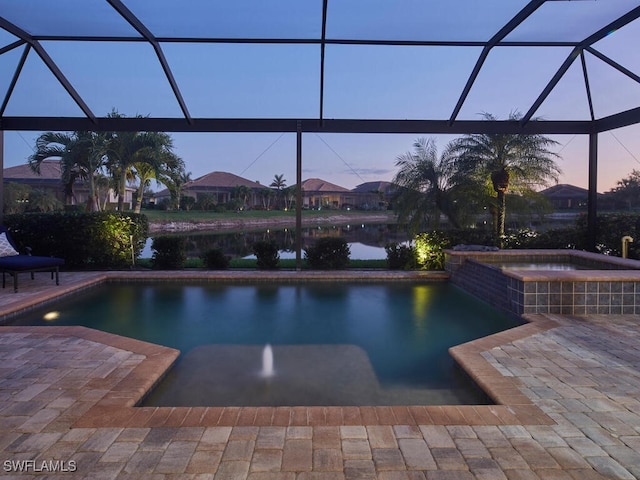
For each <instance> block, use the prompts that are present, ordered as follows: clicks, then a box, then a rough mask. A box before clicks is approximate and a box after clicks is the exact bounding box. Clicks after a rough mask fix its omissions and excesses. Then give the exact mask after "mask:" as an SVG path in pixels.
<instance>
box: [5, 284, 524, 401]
mask: <svg viewBox="0 0 640 480" xmlns="http://www.w3.org/2000/svg"><path fill="white" fill-rule="evenodd" d="M52 311H55V312H57V313H56V314H54V315H51V314H50V313H51V312H52ZM47 313H49V315H47ZM45 317H46V318H52V317H55V318H54V319H53V320H45V319H44V318H45ZM13 323H14V324H20V325H84V326H87V327H91V328H96V329H100V330H103V331H107V332H111V333H115V334H118V335H123V336H128V337H133V338H137V339H140V340H144V341H148V342H152V343H156V344H160V345H166V346H169V347H173V348H177V349H179V350H180V351H181V357H180V359H179V361H178V363H177V364H176V366H175V367H174V368H173V369H172V370H171V371H170V373H169V374H168V375H167V377H166V378H165V380H163V382H161V384H160V385H159V386H158V387H157V388H156V389H155V390H154V391H153V392H152V393H151V395H149V397H148V398H147V399H146V400H145V404H147V405H159V406H183V405H190V406H216V405H222V406H232V405H233V406H247V405H283V406H284V405H397V404H401V405H402V404H404V405H409V404H460V403H478V402H482V400H483V397H482V396H481V395H480V394H479V392H478V391H477V390H476V389H475V388H474V387H473V386H472V385H471V384H470V382H469V381H468V379H466V378H465V377H464V376H463V375H461V373H460V372H459V370H458V369H457V368H456V367H455V364H454V362H453V360H452V359H451V357H450V356H449V354H448V348H449V347H451V346H453V345H457V344H460V343H463V342H466V341H469V340H473V339H476V338H479V337H483V336H486V335H489V334H491V333H495V332H498V331H501V330H504V329H507V328H511V327H514V326H516V325H519V324H520V323H521V322H520V321H519V320H518V319H516V318H515V317H512V316H509V315H507V314H503V313H501V312H499V311H497V310H495V309H494V308H492V307H490V306H489V305H487V304H485V303H484V302H482V301H480V300H478V299H476V298H475V297H472V296H470V295H469V294H467V293H465V292H464V291H462V290H460V289H458V288H457V287H455V286H453V285H451V284H448V283H427V284H410V283H402V284H388V283H384V284H383V283H380V284H377V283H355V284H354V283H299V284H217V283H200V284H190V285H189V284H188V285H184V284H180V285H178V284H165V283H153V284H109V285H105V286H102V287H99V288H96V289H92V290H89V291H88V292H85V293H83V294H82V295H79V296H75V297H70V298H68V299H65V300H62V301H60V302H58V303H57V304H55V305H49V306H48V307H47V310H46V311H45V310H40V311H33V312H31V313H29V314H27V315H25V316H24V317H21V318H19V319H16V321H15V322H13ZM267 344H269V345H270V346H271V354H272V356H271V360H272V365H273V374H272V375H265V374H264V372H263V370H264V361H265V356H264V350H265V345H267Z"/></svg>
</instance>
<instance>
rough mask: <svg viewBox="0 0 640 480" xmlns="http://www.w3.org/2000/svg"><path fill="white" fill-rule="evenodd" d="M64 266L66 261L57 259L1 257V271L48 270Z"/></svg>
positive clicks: (26, 256)
mask: <svg viewBox="0 0 640 480" xmlns="http://www.w3.org/2000/svg"><path fill="white" fill-rule="evenodd" d="M62 265H64V259H62V258H57V257H38V256H31V255H11V256H9V257H0V269H2V270H11V271H15V272H20V271H29V270H35V269H46V268H51V269H54V268H55V267H60V266H62Z"/></svg>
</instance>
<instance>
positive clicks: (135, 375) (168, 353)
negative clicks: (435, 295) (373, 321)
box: [0, 271, 558, 428]
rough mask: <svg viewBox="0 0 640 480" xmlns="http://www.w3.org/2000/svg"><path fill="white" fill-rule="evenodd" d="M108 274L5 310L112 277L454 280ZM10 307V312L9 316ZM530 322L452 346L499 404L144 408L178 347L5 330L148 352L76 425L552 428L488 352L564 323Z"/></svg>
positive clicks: (405, 275)
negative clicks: (532, 426) (146, 398)
mask: <svg viewBox="0 0 640 480" xmlns="http://www.w3.org/2000/svg"><path fill="white" fill-rule="evenodd" d="M250 273H251V275H248V274H247V272H224V273H219V272H216V273H214V274H211V273H210V272H185V271H180V272H102V273H99V274H96V275H93V276H89V277H88V278H87V279H85V280H78V281H76V282H72V283H70V284H68V285H66V286H65V287H64V288H58V287H56V288H55V289H51V290H49V291H48V292H47V293H44V292H41V293H39V294H37V295H32V296H31V297H30V301H24V302H22V301H20V302H17V304H16V305H13V306H11V307H10V308H3V309H0V315H12V314H15V313H16V312H20V311H23V310H24V309H28V308H35V307H36V306H39V305H42V304H43V303H46V302H50V301H52V300H54V299H58V298H60V296H62V295H67V294H71V293H75V292H77V291H79V290H81V289H84V288H90V287H92V286H96V285H99V284H101V283H104V282H108V281H136V280H138V281H163V280H164V281H180V280H182V281H185V280H191V281H247V282H258V281H275V280H279V281H287V280H289V281H301V280H302V281H340V280H344V281H354V280H359V281H389V280H392V279H395V280H406V281H416V280H428V281H432V280H446V278H447V275H446V274H443V273H442V272H435V274H434V272H387V271H384V272H379V273H377V274H373V275H370V274H369V273H368V274H367V275H366V276H363V275H362V272H338V273H337V274H336V272H331V273H328V272H295V273H296V274H300V275H294V276H292V273H293V272H290V271H287V272H282V271H279V272H260V273H259V274H258V275H256V272H250ZM7 312H8V313H7ZM525 319H526V320H527V321H528V323H526V324H524V325H522V326H519V327H515V328H512V329H510V330H506V331H503V332H499V333H496V334H494V335H490V336H488V337H484V338H481V339H478V340H474V341H472V342H468V343H465V344H462V345H458V346H455V347H452V348H451V349H450V353H451V355H452V356H453V358H454V359H455V360H456V362H457V363H458V364H459V365H460V366H461V367H462V369H463V370H464V371H465V372H466V373H467V374H468V375H469V376H470V377H471V378H472V379H473V380H474V381H475V382H476V383H477V384H478V386H480V387H481V388H482V389H483V390H484V391H485V393H486V394H487V395H488V396H489V397H490V398H491V399H492V400H493V401H495V402H496V404H495V405H444V406H422V405H417V406H416V405H410V406H361V407H358V406H348V407H333V406H332V407H322V406H318V407H147V406H142V407H140V406H136V405H138V404H139V402H140V401H141V400H142V399H143V398H144V396H145V395H146V394H147V392H148V391H150V390H151V389H152V388H153V387H154V385H155V384H156V383H157V382H158V381H159V380H160V379H161V378H162V377H163V376H164V375H165V374H166V372H167V371H168V370H169V369H170V368H171V366H172V365H173V363H174V362H175V360H176V359H177V357H178V355H179V352H178V351H177V350H175V349H172V348H168V347H164V346H160V345H154V344H151V343H147V342H143V341H140V340H134V339H131V338H127V337H121V336H118V335H114V334H110V333H106V332H102V331H99V330H93V329H90V328H86V327H53V326H52V327H14V326H2V327H0V331H1V332H17V331H19V332H29V333H35V334H38V333H45V332H46V333H47V334H49V335H51V334H55V335H61V336H73V337H77V338H81V339H85V340H88V341H94V342H98V343H102V344H106V345H109V346H112V347H115V348H119V349H122V350H126V351H130V352H133V353H136V354H140V355H143V356H144V359H143V360H142V361H141V362H140V364H138V365H137V366H136V367H135V368H134V369H133V370H132V371H131V372H130V373H129V374H128V375H127V376H126V377H125V378H123V379H122V380H121V381H120V382H119V383H118V384H117V385H116V386H115V387H114V388H113V389H111V390H110V391H109V392H108V393H107V394H106V395H105V396H104V397H102V398H101V399H100V400H99V401H98V402H97V403H96V404H95V405H94V406H93V407H92V408H90V409H89V410H88V411H87V412H85V413H84V415H82V416H81V417H80V418H79V419H78V420H77V421H76V422H75V423H74V425H73V427H75V428H80V427H82V428H97V427H160V426H163V427H187V426H227V427H228V426H338V425H397V424H403V425H552V424H555V422H554V421H553V420H552V419H551V418H550V417H549V416H547V415H546V414H545V413H544V412H543V411H542V410H541V409H540V408H538V407H537V406H536V405H535V404H534V403H533V402H532V401H531V400H530V399H529V398H528V397H527V396H526V395H524V394H523V393H522V392H521V391H520V389H519V386H520V383H519V381H518V380H517V379H515V378H514V377H505V376H503V375H502V374H501V373H500V372H499V371H498V370H496V369H495V368H494V367H493V366H492V365H491V364H489V362H488V361H487V360H485V358H484V357H483V356H482V352H484V351H487V350H490V349H491V348H494V347H496V346H499V345H503V344H505V343H509V342H512V341H515V340H518V339H521V338H525V337H528V336H530V335H535V334H536V333H540V332H543V331H546V330H549V329H551V328H554V327H556V326H557V325H558V323H557V322H555V321H554V320H553V319H552V318H551V317H549V316H545V315H530V316H528V317H527V318H525Z"/></svg>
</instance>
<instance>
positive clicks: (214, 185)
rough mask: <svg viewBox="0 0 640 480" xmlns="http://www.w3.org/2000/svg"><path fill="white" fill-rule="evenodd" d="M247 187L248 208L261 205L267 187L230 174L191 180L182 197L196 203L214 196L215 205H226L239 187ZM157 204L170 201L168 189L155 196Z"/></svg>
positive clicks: (225, 173)
mask: <svg viewBox="0 0 640 480" xmlns="http://www.w3.org/2000/svg"><path fill="white" fill-rule="evenodd" d="M239 186H242V187H247V188H249V190H250V193H249V198H248V199H247V202H246V203H247V206H249V207H255V206H257V205H260V201H261V199H260V197H261V196H260V191H262V190H264V189H265V188H269V187H266V186H265V185H262V184H260V183H258V182H254V181H251V180H248V179H246V178H243V177H240V176H238V175H234V174H233V173H228V172H211V173H207V174H206V175H203V176H201V177H198V178H196V179H195V180H191V181H189V182H187V183H185V184H184V186H183V187H182V195H185V196H189V197H192V198H194V199H195V200H196V201H198V200H199V199H201V198H202V197H204V196H211V195H213V197H214V200H215V203H217V204H224V203H228V202H230V201H231V199H232V198H233V196H234V192H235V190H236V188H237V187H239ZM155 197H156V202H158V201H162V200H163V199H165V198H166V199H169V198H170V197H171V194H170V192H169V190H168V189H164V190H161V191H159V192H157V193H156V194H155Z"/></svg>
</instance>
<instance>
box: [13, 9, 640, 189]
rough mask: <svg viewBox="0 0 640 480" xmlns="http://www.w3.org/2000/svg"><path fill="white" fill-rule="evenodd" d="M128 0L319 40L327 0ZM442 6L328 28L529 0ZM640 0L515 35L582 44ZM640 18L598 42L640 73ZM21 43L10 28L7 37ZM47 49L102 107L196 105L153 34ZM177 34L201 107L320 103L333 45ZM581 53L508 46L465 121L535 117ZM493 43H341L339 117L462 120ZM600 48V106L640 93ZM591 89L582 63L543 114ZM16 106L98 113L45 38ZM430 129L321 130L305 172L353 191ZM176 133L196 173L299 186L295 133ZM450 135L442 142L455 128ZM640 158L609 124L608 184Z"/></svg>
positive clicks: (95, 13)
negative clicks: (484, 49) (192, 40)
mask: <svg viewBox="0 0 640 480" xmlns="http://www.w3.org/2000/svg"><path fill="white" fill-rule="evenodd" d="M80 3H81V4H82V5H83V8H85V7H87V8H89V11H90V12H91V15H92V16H91V17H90V18H91V21H92V22H95V24H90V25H87V17H80V16H79V15H77V14H74V11H75V10H77V9H78V5H79V4H80ZM125 3H126V4H127V6H128V7H129V8H130V9H131V11H132V12H133V13H134V14H135V15H136V16H138V17H139V18H140V19H141V20H142V21H143V22H145V23H146V24H147V25H148V26H149V28H150V29H151V31H153V32H154V34H155V35H157V36H171V35H184V34H185V33H187V32H188V34H189V35H193V36H198V35H202V36H204V35H212V36H215V35H217V36H224V35H232V36H236V37H242V36H249V37H256V38H274V37H277V36H282V37H286V38H295V37H297V38H315V37H317V35H318V29H319V28H320V25H319V24H318V9H319V8H320V10H321V4H322V2H320V1H311V0H309V1H308V2H299V1H294V0H281V1H279V2H266V3H262V2H258V1H256V0H253V1H248V0H245V1H242V2H235V3H234V2H230V3H229V4H227V3H224V4H223V3H221V2H206V1H204V0H198V1H190V2H169V1H166V0H163V1H159V2H146V1H143V0H135V1H134V0H130V1H127V2H125ZM442 3H443V4H442V6H440V7H439V10H438V11H437V12H436V13H435V14H434V12H433V11H430V12H429V13H428V14H427V13H425V12H423V11H421V10H420V9H419V8H417V7H418V6H420V5H422V3H421V2H420V1H419V0H402V1H396V2H392V3H389V2H383V1H381V0H366V1H365V0H343V1H340V2H337V1H330V2H329V11H328V14H329V16H328V22H327V37H328V38H383V39H400V40H402V39H424V38H425V37H427V38H429V39H437V40H442V39H447V40H486V39H488V38H490V37H491V35H493V34H494V33H495V32H496V31H497V30H498V29H499V28H500V27H501V26H503V25H504V24H505V23H506V22H507V21H508V20H509V18H510V17H511V16H512V15H514V14H515V13H516V12H517V11H519V10H520V9H521V8H522V7H523V6H524V5H525V4H526V3H527V2H526V1H524V0H489V1H486V2H477V1H475V0H464V1H458V2H450V4H447V3H446V2H442ZM54 4H55V5H54ZM152 5H153V6H152ZM637 5H638V1H637V0H633V1H632V0H607V2H602V1H601V2H594V1H582V2H577V1H574V2H548V4H545V5H544V6H543V7H541V8H540V9H539V11H537V12H536V13H535V14H534V15H532V17H530V18H529V19H528V20H527V21H525V22H524V23H523V24H522V25H521V26H520V27H518V28H517V29H516V30H515V31H514V32H512V33H511V34H510V35H509V36H508V37H507V40H514V41H517V40H543V39H551V40H558V41H562V40H570V41H573V40H582V39H584V38H586V37H587V36H589V35H590V34H591V33H593V27H594V26H595V27H597V28H599V26H600V25H601V23H597V22H596V23H594V20H595V19H599V20H600V19H601V17H603V16H605V17H606V15H609V16H611V19H613V18H616V17H617V16H619V15H621V14H622V13H625V12H626V11H628V10H630V9H631V8H633V7H635V6H637ZM34 9H37V11H38V15H37V18H35V17H34V15H33V12H34V11H35V10H34ZM0 12H2V13H1V14H0V15H2V16H4V18H6V19H7V20H9V21H10V22H13V23H15V24H16V25H18V26H20V27H21V28H23V29H25V30H27V31H29V28H31V29H33V30H34V31H36V30H37V32H38V33H40V34H43V35H45V34H47V35H62V34H65V33H67V32H69V31H71V32H73V33H75V34H83V35H84V34H89V32H91V33H92V34H96V35H101V34H103V35H106V34H107V33H108V32H116V33H117V34H128V32H129V31H131V32H133V30H132V28H131V27H130V26H129V25H128V24H127V23H126V22H124V20H123V19H122V18H120V17H119V16H118V15H117V13H116V12H115V11H113V9H111V7H109V6H108V4H106V2H102V1H99V0H91V1H88V0H87V1H84V2H79V0H65V1H61V2H47V1H45V0H31V1H25V2H14V1H10V0H0ZM85 15H86V13H85ZM207 18H216V19H218V20H219V23H217V24H215V25H214V27H212V26H211V24H210V23H209V22H207ZM247 18H249V20H247ZM167 19H171V23H167V21H166V20H167ZM239 19H242V20H243V21H242V22H240V20H239ZM356 19H357V21H356ZM639 23H640V22H639V21H635V22H633V23H631V24H629V25H627V26H625V27H623V28H621V29H620V30H617V31H615V32H612V33H611V34H610V35H608V36H607V37H605V38H604V39H603V40H601V41H600V42H598V43H596V44H594V48H596V49H597V50H598V51H599V52H601V53H603V54H604V55H607V56H608V57H610V58H611V59H613V60H614V61H615V62H617V63H619V64H621V65H624V66H625V67H626V68H628V69H629V70H631V71H632V72H634V73H636V74H640V55H638V45H639V44H640V25H639ZM212 28H213V30H214V31H213V32H212V31H211V29H212ZM423 32H428V34H424V33H423ZM30 33H33V32H30ZM133 33H135V32H133ZM15 40H16V37H14V36H13V35H11V34H9V33H8V32H6V31H4V30H2V29H0V48H1V47H3V46H5V45H9V44H10V43H12V42H14V41H15ZM42 45H43V47H44V48H45V49H46V50H47V51H48V52H49V54H50V56H51V58H52V59H53V60H54V61H55V62H56V64H57V65H58V66H59V67H60V69H61V70H62V71H63V73H64V74H65V75H66V77H67V78H68V80H69V81H70V82H71V84H72V85H73V86H74V88H75V89H76V90H77V91H78V93H79V94H80V95H81V96H82V97H83V98H84V100H85V101H86V103H87V104H88V106H89V107H90V108H91V110H92V111H93V112H94V113H95V114H96V115H97V116H103V115H106V114H107V113H109V112H110V111H111V110H112V109H114V108H115V109H116V110H118V111H119V112H120V113H122V114H125V115H127V116H134V115H136V114H142V115H150V116H157V117H179V116H181V111H180V108H179V106H178V103H177V102H176V99H175V97H174V96H173V94H172V92H171V89H170V87H169V85H168V83H167V81H166V78H165V76H164V75H163V73H162V69H161V67H160V65H159V62H158V60H157V57H156V56H155V55H154V53H153V49H152V48H151V47H150V46H149V45H148V44H146V43H143V42H137V43H136V42H129V43H125V42H98V43H90V42H80V41H73V42H69V41H66V42H63V41H60V42H56V41H42ZM161 46H162V49H163V52H164V54H165V56H166V59H167V61H168V64H169V66H170V68H171V69H172V71H173V74H174V76H175V78H176V80H177V82H178V84H179V86H180V88H181V91H182V94H183V96H184V99H185V102H186V104H187V106H188V108H189V111H190V113H191V115H192V116H193V117H195V118H197V117H258V118H268V117H280V118H313V117H317V115H318V105H319V90H320V89H319V70H320V68H319V67H320V64H319V61H318V58H319V46H317V45H281V44H277V45H256V44H208V43H201V44H184V43H170V42H167V43H163V44H162V45H161ZM570 51H571V48H569V47H553V48H549V47H546V48H543V47H527V48H524V47H514V46H511V47H500V48H497V47H496V48H494V49H493V50H492V51H491V53H490V54H489V56H488V58H487V61H486V62H485V65H484V66H483V69H482V70H481V72H480V75H479V76H478V79H477V81H476V82H475V84H474V85H473V88H472V89H471V92H470V94H469V96H468V98H467V100H466V102H465V103H464V105H463V107H462V109H461V111H460V114H459V116H458V118H459V119H463V120H466V119H479V118H480V115H481V114H482V113H483V112H488V113H491V114H493V115H495V116H497V117H498V118H506V117H508V115H509V113H510V112H512V111H519V112H521V113H525V112H526V111H527V110H528V109H529V107H530V106H531V104H532V103H533V102H534V101H535V99H536V98H537V97H538V95H539V94H540V93H541V91H542V90H543V89H544V87H545V85H546V84H547V83H548V82H549V80H550V79H551V78H552V77H553V75H554V74H555V72H556V71H557V69H558V68H559V66H560V65H561V64H562V62H563V61H564V60H565V58H566V57H567V55H568V54H569V52H570ZM22 52H23V49H22V48H15V49H13V50H10V51H8V52H6V53H4V54H2V55H0V98H4V95H5V93H6V91H7V88H8V86H9V84H10V82H11V78H12V76H13V73H14V71H15V68H16V65H17V63H18V62H19V59H20V56H21V55H22ZM480 52H481V48H480V47H455V48H454V47H442V46H441V47H429V48H423V47H415V46H414V47H407V46H375V47H373V46H365V45H328V46H327V48H326V64H325V96H324V117H325V118H389V119H405V118H408V119H418V118H431V119H448V118H449V116H450V115H451V113H452V111H453V108H454V106H455V104H456V102H457V100H458V97H459V96H460V93H461V91H462V89H463V87H464V84H465V82H466V79H467V77H468V76H469V74H470V72H471V70H472V69H473V66H474V64H475V62H476V60H477V58H478V56H479V54H480ZM585 58H586V64H587V68H588V72H589V82H590V87H591V90H592V95H593V105H594V111H595V116H596V118H601V117H603V116H607V115H610V114H613V113H617V112H619V111H622V110H626V109H629V108H633V107H637V106H638V105H640V84H638V83H637V82H635V81H634V80H632V79H631V78H629V77H628V76H625V75H624V74H622V73H621V72H619V71H617V70H615V69H613V68H612V67H610V66H609V65H607V64H605V63H604V62H602V61H601V60H600V59H598V58H596V57H595V56H593V55H591V54H589V53H586V54H585ZM585 91H586V90H585V84H584V78H583V73H582V67H581V64H580V61H579V60H577V61H575V62H574V64H573V65H572V66H571V68H570V69H569V71H568V72H567V73H566V75H565V76H564V77H563V78H562V79H561V80H560V82H559V84H558V86H557V87H556V89H555V90H554V91H553V92H552V93H551V95H550V96H549V97H548V98H547V100H546V101H545V102H544V103H543V104H542V105H541V107H540V108H539V110H538V111H537V112H536V113H535V116H536V117H541V118H544V119H549V120H583V119H588V117H589V110H588V103H587V96H586V93H585ZM5 115H7V116H21V115H43V116H58V115H72V116H76V115H82V112H81V111H80V109H79V108H78V106H77V105H76V104H75V103H74V102H73V100H72V99H71V98H70V97H69V96H68V95H67V93H66V92H65V90H64V89H63V88H62V87H61V86H60V84H59V83H58V82H57V81H56V79H55V78H54V77H53V75H52V74H51V72H50V71H49V70H48V69H47V67H46V66H45V65H44V64H43V62H42V61H41V60H40V58H39V57H38V56H37V54H36V53H35V52H34V51H33V50H32V51H31V52H30V53H29V56H28V58H27V61H26V64H25V67H24V69H23V71H22V73H21V75H20V78H19V81H18V83H17V84H16V88H15V90H14V92H13V95H12V96H11V99H10V101H9V103H8V105H7V108H6V111H5ZM39 133H40V132H32V131H29V132H13V131H7V132H5V133H4V137H5V152H4V162H5V167H6V166H13V165H19V164H23V163H25V162H26V160H27V158H28V157H29V155H30V154H31V153H32V148H33V146H34V143H35V139H36V137H37V136H38V134H39ZM419 136H426V137H431V136H434V135H430V134H429V132H425V133H424V135H364V134H363V135H348V134H319V135H316V134H305V135H304V136H303V165H304V167H303V177H304V178H311V177H319V178H323V179H325V180H328V181H330V182H333V183H336V184H339V185H342V186H344V187H347V188H352V187H354V186H356V185H358V184H360V183H363V182H365V181H373V180H390V179H391V178H392V177H393V175H394V174H395V172H396V167H395V162H396V157H397V156H398V155H400V154H402V153H404V152H406V151H410V150H411V148H412V143H413V142H414V140H415V139H416V138H418V137H419ZM172 137H173V139H174V142H175V152H176V154H177V155H179V156H180V157H182V158H183V159H184V161H185V163H186V167H187V171H189V172H191V174H192V178H196V177H198V176H201V175H203V174H205V173H208V172H210V171H215V170H218V171H228V172H231V173H234V174H237V175H241V176H243V177H246V178H248V179H250V180H257V181H259V182H260V183H263V184H269V183H270V182H271V181H272V179H273V177H274V175H275V174H284V176H285V179H286V180H287V183H288V184H293V183H294V182H295V154H296V148H295V135H294V134H279V133H268V134H267V133H264V134H201V133H197V134H192V133H189V134H187V133H173V134H172ZM434 137H435V138H436V139H437V144H438V146H439V147H440V149H443V148H444V147H445V145H446V143H447V142H448V141H449V140H451V139H452V138H454V137H452V136H443V135H440V136H434ZM553 138H554V139H555V140H556V141H558V142H559V146H558V148H557V152H558V153H559V155H560V157H561V158H560V160H559V162H558V164H559V167H560V168H561V169H562V171H563V175H562V177H561V179H560V183H571V184H575V185H579V186H582V187H586V186H587V157H588V149H587V143H588V139H587V138H586V137H585V136H573V135H564V136H556V137H553ZM633 169H639V170H640V127H639V126H633V127H627V128H623V129H618V130H614V131H612V132H604V133H602V134H600V136H599V182H598V190H599V191H606V190H609V189H610V188H612V187H613V186H614V185H615V183H616V181H617V180H619V179H621V178H623V177H625V176H627V175H628V174H629V173H630V172H631V171H632V170H633Z"/></svg>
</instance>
